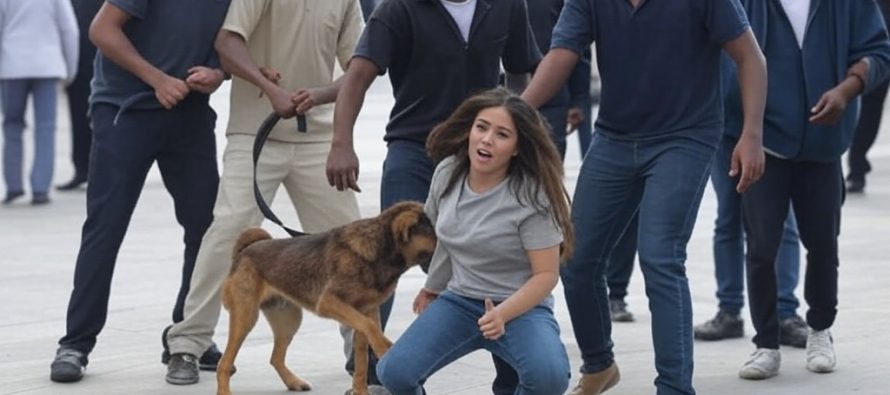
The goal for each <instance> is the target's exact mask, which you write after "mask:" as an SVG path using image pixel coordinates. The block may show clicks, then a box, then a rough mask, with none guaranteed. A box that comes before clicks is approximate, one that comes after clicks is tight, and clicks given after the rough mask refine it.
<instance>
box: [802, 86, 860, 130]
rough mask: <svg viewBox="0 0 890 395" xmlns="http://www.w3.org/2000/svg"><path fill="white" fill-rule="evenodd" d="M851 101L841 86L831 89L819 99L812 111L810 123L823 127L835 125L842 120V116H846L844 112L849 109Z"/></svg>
mask: <svg viewBox="0 0 890 395" xmlns="http://www.w3.org/2000/svg"><path fill="white" fill-rule="evenodd" d="M850 99H851V97H848V96H847V94H846V93H845V92H844V90H843V88H841V87H840V86H836V87H834V88H832V89H829V90H828V92H825V93H824V94H823V95H822V97H821V98H819V101H818V102H817V103H816V105H815V106H813V108H812V109H810V113H811V114H812V116H811V117H810V122H812V123H817V124H822V125H834V124H835V123H837V121H838V120H840V119H841V116H842V115H844V110H846V109H847V103H848V102H849V101H850Z"/></svg>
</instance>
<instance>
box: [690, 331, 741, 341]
mask: <svg viewBox="0 0 890 395" xmlns="http://www.w3.org/2000/svg"><path fill="white" fill-rule="evenodd" d="M693 337H694V338H695V340H705V341H716V340H724V339H739V338H742V337H745V332H744V331H742V332H737V333H730V334H728V335H709V334H700V333H695V332H693Z"/></svg>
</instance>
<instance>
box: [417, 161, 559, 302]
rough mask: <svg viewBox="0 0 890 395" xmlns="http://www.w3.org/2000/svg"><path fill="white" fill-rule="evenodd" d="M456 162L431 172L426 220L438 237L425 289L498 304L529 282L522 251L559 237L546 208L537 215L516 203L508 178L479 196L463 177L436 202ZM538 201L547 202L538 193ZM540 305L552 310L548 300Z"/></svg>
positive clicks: (525, 200) (526, 204) (527, 263)
mask: <svg viewBox="0 0 890 395" xmlns="http://www.w3.org/2000/svg"><path fill="white" fill-rule="evenodd" d="M456 163H457V162H456V160H455V158H454V157H449V158H447V159H445V160H443V161H442V162H441V163H440V164H439V165H438V166H437V167H436V172H435V173H434V175H433V180H432V183H431V186H430V194H429V197H427V200H426V207H425V209H426V212H427V215H429V217H430V219H431V220H432V221H433V223H434V224H435V227H436V235H437V237H438V238H439V242H438V244H437V246H436V251H435V253H434V254H433V258H432V262H431V264H430V270H429V276H428V277H427V281H426V288H427V289H430V290H433V291H442V290H444V289H448V290H449V291H451V292H454V293H456V294H458V295H461V296H465V297H469V298H474V299H485V298H491V299H492V300H494V301H496V302H500V301H503V300H505V299H507V298H508V297H510V296H511V295H512V294H513V293H515V292H516V291H517V290H518V289H519V288H520V287H522V285H523V284H525V282H526V281H528V279H529V278H530V277H531V275H532V269H531V263H530V261H529V259H528V254H527V251H529V250H538V249H544V248H549V247H553V246H555V245H558V244H559V243H561V242H562V239H563V238H562V233H561V231H560V230H559V228H558V227H557V225H556V223H555V222H554V220H553V218H552V216H551V214H550V211H549V205H547V206H545V208H546V209H547V211H546V212H541V211H539V210H538V209H536V208H535V206H534V205H533V204H532V202H529V201H528V198H523V199H522V201H521V202H520V199H519V198H517V196H516V195H515V193H514V191H513V188H511V186H510V179H509V177H508V178H507V179H504V181H502V182H501V183H500V184H498V185H497V186H495V187H494V188H492V189H489V190H487V191H485V192H482V193H478V194H477V193H475V192H473V191H471V190H470V188H469V187H468V186H467V181H466V177H464V178H463V179H461V180H459V181H458V184H457V185H455V186H454V187H453V188H452V189H451V191H449V192H448V194H447V195H445V196H441V197H440V195H441V194H442V191H443V190H445V187H446V186H447V183H448V180H449V179H450V178H451V174H452V172H453V170H454V168H455V165H456ZM539 200H540V201H541V202H542V203H545V204H546V203H549V202H548V200H547V199H546V196H544V195H543V194H541V196H540V197H539ZM542 303H543V304H547V305H552V297H547V298H546V299H545V300H544V301H543V302H542Z"/></svg>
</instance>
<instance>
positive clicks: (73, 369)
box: [49, 347, 88, 383]
mask: <svg viewBox="0 0 890 395" xmlns="http://www.w3.org/2000/svg"><path fill="white" fill-rule="evenodd" d="M87 363H88V360H87V356H86V354H84V353H82V352H80V351H77V350H75V349H73V348H67V347H59V349H58V350H56V357H55V358H54V359H53V363H52V364H51V365H50V368H49V369H50V373H49V379H50V380H52V381H55V382H57V383H74V382H77V381H80V379H82V378H83V372H84V371H85V370H86V366H87Z"/></svg>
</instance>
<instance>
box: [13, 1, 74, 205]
mask: <svg viewBox="0 0 890 395" xmlns="http://www.w3.org/2000/svg"><path fill="white" fill-rule="evenodd" d="M68 1H69V0H28V1H21V0H0V91H2V94H3V100H2V103H3V104H2V106H3V178H4V181H5V182H6V197H5V198H4V199H3V204H9V203H12V202H13V201H14V200H16V199H18V198H19V197H21V196H23V195H24V194H25V188H24V186H23V181H22V159H23V152H22V151H23V149H22V135H23V134H24V131H25V108H26V107H27V104H28V96H33V97H34V165H33V167H32V168H31V193H32V198H31V204H45V203H49V185H50V182H51V181H52V178H53V165H54V163H53V156H54V152H55V134H56V100H57V97H58V96H57V95H58V84H59V80H65V81H66V82H67V81H71V79H72V78H73V77H74V73H75V72H76V69H77V35H78V33H77V22H76V21H75V19H74V10H72V8H71V3H69V2H68Z"/></svg>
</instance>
